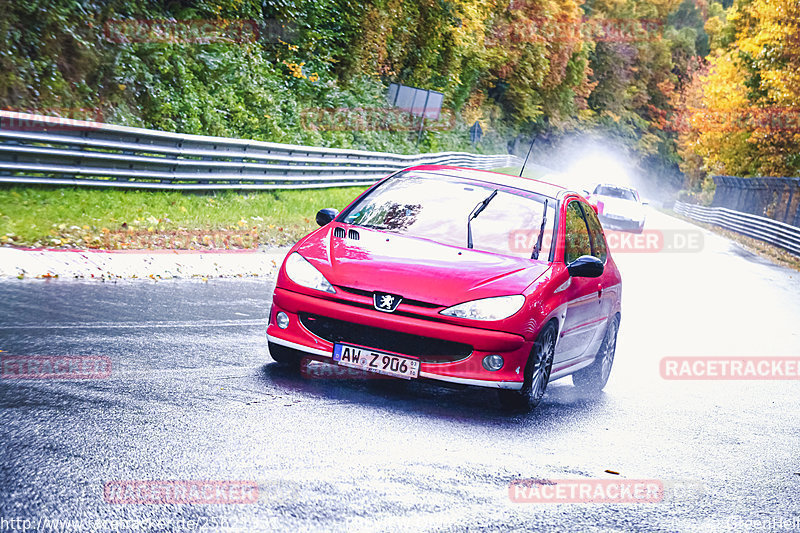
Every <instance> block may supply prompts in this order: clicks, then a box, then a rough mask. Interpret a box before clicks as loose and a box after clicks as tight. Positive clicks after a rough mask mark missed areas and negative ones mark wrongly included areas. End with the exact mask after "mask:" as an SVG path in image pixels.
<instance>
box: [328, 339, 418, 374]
mask: <svg viewBox="0 0 800 533" xmlns="http://www.w3.org/2000/svg"><path fill="white" fill-rule="evenodd" d="M333 360H334V361H336V363H338V364H340V365H342V366H348V367H350V368H358V369H361V370H366V371H367V372H375V373H377V374H383V375H385V376H393V377H396V378H403V379H411V378H416V377H417V376H419V360H418V359H413V358H411V357H405V356H401V355H396V354H392V353H386V352H378V351H375V350H371V349H369V348H363V347H361V346H352V345H349V344H334V345H333Z"/></svg>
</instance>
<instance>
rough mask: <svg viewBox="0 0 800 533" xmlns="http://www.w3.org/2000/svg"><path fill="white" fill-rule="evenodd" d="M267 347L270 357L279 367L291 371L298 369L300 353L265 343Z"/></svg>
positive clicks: (301, 355) (278, 345) (271, 343)
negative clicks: (290, 369)
mask: <svg viewBox="0 0 800 533" xmlns="http://www.w3.org/2000/svg"><path fill="white" fill-rule="evenodd" d="M267 347H268V348H269V355H270V357H272V359H273V361H275V362H276V363H278V364H279V365H282V366H286V367H289V368H293V369H299V368H300V361H301V360H302V359H303V354H302V353H301V352H299V351H297V350H295V349H292V348H287V347H286V346H281V345H280V344H275V343H274V342H267Z"/></svg>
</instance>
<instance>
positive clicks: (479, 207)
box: [467, 189, 498, 248]
mask: <svg viewBox="0 0 800 533" xmlns="http://www.w3.org/2000/svg"><path fill="white" fill-rule="evenodd" d="M497 190H498V189H495V190H494V191H492V194H490V195H489V196H487V197H486V199H485V200H483V201H482V202H480V203H479V204H478V205H476V206H475V209H473V210H472V213H470V214H469V217H468V218H467V248H472V221H473V220H474V219H476V218H478V215H480V214H481V213H482V212H483V210H484V209H486V206H487V205H489V202H491V201H492V198H494V197H495V196H497Z"/></svg>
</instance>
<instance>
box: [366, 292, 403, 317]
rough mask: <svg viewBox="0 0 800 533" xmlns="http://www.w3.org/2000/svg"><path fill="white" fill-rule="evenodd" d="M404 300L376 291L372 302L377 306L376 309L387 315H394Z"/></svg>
mask: <svg viewBox="0 0 800 533" xmlns="http://www.w3.org/2000/svg"><path fill="white" fill-rule="evenodd" d="M402 300H403V298H402V297H400V296H397V295H396V294H389V293H386V292H377V291H376V292H374V293H373V295H372V301H373V303H374V304H375V309H377V310H378V311H383V312H385V313H393V312H394V310H395V309H397V306H398V305H400V302H401V301H402Z"/></svg>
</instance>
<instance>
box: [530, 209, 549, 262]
mask: <svg viewBox="0 0 800 533" xmlns="http://www.w3.org/2000/svg"><path fill="white" fill-rule="evenodd" d="M545 224H547V200H546V199H545V201H544V209H543V210H542V226H541V227H540V228H539V236H538V237H536V245H534V247H533V253H532V254H531V259H539V252H540V251H541V250H542V237H543V236H544V225H545Z"/></svg>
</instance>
